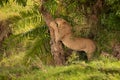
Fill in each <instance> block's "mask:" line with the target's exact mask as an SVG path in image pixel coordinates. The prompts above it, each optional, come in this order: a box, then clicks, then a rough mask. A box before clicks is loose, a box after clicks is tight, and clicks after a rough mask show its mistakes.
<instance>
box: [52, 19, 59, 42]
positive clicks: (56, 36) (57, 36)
mask: <svg viewBox="0 0 120 80" xmlns="http://www.w3.org/2000/svg"><path fill="white" fill-rule="evenodd" d="M50 26H51V28H53V30H54V34H55V42H58V41H60V35H59V29H58V26H57V23H56V22H55V21H52V22H51V23H50Z"/></svg>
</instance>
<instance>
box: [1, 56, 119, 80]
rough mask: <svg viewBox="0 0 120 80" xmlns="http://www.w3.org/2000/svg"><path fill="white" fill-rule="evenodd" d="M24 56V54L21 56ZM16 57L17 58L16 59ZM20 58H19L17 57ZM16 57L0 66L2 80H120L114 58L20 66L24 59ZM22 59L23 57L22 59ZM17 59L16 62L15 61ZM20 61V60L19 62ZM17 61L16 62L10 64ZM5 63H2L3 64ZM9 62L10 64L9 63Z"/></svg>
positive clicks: (117, 62) (116, 62)
mask: <svg viewBox="0 0 120 80" xmlns="http://www.w3.org/2000/svg"><path fill="white" fill-rule="evenodd" d="M21 55H23V54H21ZM14 57H15V58H14ZM17 57H18V56H17ZM20 57H21V56H20V55H19V58H16V55H13V56H12V57H10V59H11V60H10V59H8V60H7V59H6V61H5V60H4V59H3V60H4V63H6V64H8V65H4V66H3V65H0V80H119V79H120V61H118V60H116V59H114V58H106V57H100V58H99V59H96V60H93V61H90V62H84V61H79V63H75V64H73V63H72V64H69V65H65V66H56V67H55V66H47V65H42V64H41V63H40V62H39V61H37V62H35V63H37V64H38V65H39V64H40V65H41V67H40V66H38V65H33V64H30V65H29V66H25V65H24V64H22V63H21V64H20V62H19V61H21V60H22V59H20ZM21 58H22V57H21ZM15 59H16V60H15ZM17 59H18V60H17ZM13 60H15V61H16V62H15V63H14V62H13V63H11V64H14V65H11V64H10V62H11V61H13ZM2 62H3V61H1V63H2ZM8 62H9V63H8Z"/></svg>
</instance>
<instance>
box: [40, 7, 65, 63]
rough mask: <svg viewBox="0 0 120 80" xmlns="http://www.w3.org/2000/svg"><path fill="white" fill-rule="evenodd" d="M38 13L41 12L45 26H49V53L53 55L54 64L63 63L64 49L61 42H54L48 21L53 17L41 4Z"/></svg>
mask: <svg viewBox="0 0 120 80" xmlns="http://www.w3.org/2000/svg"><path fill="white" fill-rule="evenodd" d="M39 11H40V13H42V16H43V19H44V20H45V22H46V24H47V26H48V27H49V31H50V37H51V41H50V45H51V53H52V55H53V57H54V60H55V64H56V65H63V64H64V62H65V57H64V51H63V49H62V43H61V42H55V35H54V30H53V29H52V28H51V27H50V22H51V21H53V20H54V19H53V18H52V16H51V14H50V13H49V12H47V11H46V10H45V9H44V7H43V6H41V7H40V10H39Z"/></svg>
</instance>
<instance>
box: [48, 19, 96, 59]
mask: <svg viewBox="0 0 120 80" xmlns="http://www.w3.org/2000/svg"><path fill="white" fill-rule="evenodd" d="M50 26H51V27H52V28H53V29H54V32H55V38H56V40H55V41H56V42H57V41H62V43H63V44H64V45H65V46H67V47H68V48H70V49H72V50H76V51H85V52H86V53H87V58H88V60H90V59H91V57H92V55H93V52H94V51H95V49H96V45H95V43H94V41H92V40H90V39H87V38H76V37H73V36H72V27H71V25H70V24H69V23H68V22H67V21H65V20H64V19H62V18H57V19H55V21H52V22H51V23H50Z"/></svg>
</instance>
